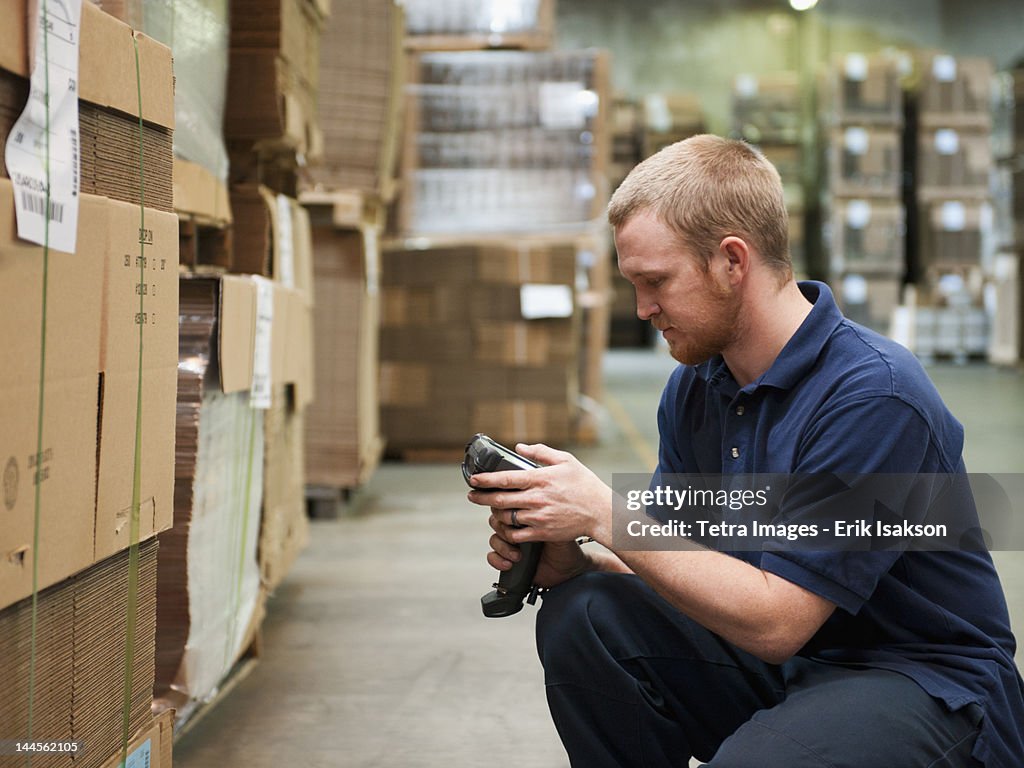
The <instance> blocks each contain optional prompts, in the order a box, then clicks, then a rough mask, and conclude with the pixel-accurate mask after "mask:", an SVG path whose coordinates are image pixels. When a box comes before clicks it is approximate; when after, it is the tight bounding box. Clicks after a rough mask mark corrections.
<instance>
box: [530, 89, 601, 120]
mask: <svg viewBox="0 0 1024 768" xmlns="http://www.w3.org/2000/svg"><path fill="white" fill-rule="evenodd" d="M596 99H597V94H595V93H594V92H593V91H588V90H587V89H586V88H585V87H584V86H583V83H578V82H545V83H541V84H540V124H541V125H542V126H543V127H545V128H553V129H559V128H583V127H584V126H586V123H587V117H588V116H590V115H592V114H594V113H595V112H596V109H595V108H594V106H595V103H596Z"/></svg>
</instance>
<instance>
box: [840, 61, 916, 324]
mask: <svg viewBox="0 0 1024 768" xmlns="http://www.w3.org/2000/svg"><path fill="white" fill-rule="evenodd" d="M901 77H902V75H901V70H900V62H899V60H898V59H896V58H894V57H892V56H888V55H882V54H876V55H872V56H865V55H863V54H849V55H846V56H843V57H841V58H839V59H837V60H836V61H835V62H833V64H832V65H831V66H830V67H829V68H828V69H827V70H826V72H825V74H824V76H823V77H822V78H821V80H820V83H821V86H822V89H823V90H822V93H823V96H824V99H823V109H822V112H821V123H822V126H823V129H822V133H823V136H824V137H825V142H824V146H825V153H826V158H827V159H826V169H827V171H826V173H827V176H826V179H827V181H826V186H825V193H824V211H825V216H824V226H823V233H824V238H823V240H824V245H825V250H826V253H827V254H828V263H827V270H826V272H827V274H828V278H829V281H830V282H831V284H832V287H833V290H834V291H835V294H836V298H837V299H838V300H839V303H840V306H841V307H842V308H843V311H844V313H845V314H846V315H847V316H848V317H849V318H850V319H852V320H854V321H856V322H859V323H861V324H862V325H866V326H868V327H869V328H872V329H873V330H876V331H879V332H880V333H886V334H887V333H889V326H890V322H891V317H892V313H893V310H894V309H895V308H896V306H897V305H898V304H899V303H900V296H901V291H902V286H903V278H904V273H905V272H906V257H905V236H906V210H905V207H904V204H903V124H904V116H903V89H902V85H901Z"/></svg>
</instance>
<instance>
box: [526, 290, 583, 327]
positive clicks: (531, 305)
mask: <svg viewBox="0 0 1024 768" xmlns="http://www.w3.org/2000/svg"><path fill="white" fill-rule="evenodd" d="M519 311H520V314H522V316H523V318H525V319H526V320H539V319H540V318H544V317H572V288H571V287H570V286H568V285H540V284H537V283H531V284H527V285H524V286H522V287H521V288H520V289H519Z"/></svg>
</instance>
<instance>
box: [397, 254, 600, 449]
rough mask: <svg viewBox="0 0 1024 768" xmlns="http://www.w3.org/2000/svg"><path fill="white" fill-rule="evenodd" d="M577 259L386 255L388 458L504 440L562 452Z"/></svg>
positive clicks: (570, 410)
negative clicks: (483, 437) (471, 441)
mask: <svg viewBox="0 0 1024 768" xmlns="http://www.w3.org/2000/svg"><path fill="white" fill-rule="evenodd" d="M576 264H577V248H576V247H575V246H574V245H572V244H570V243H565V244H552V245H548V244H530V243H529V242H527V241H525V240H524V241H523V242H522V243H521V244H520V246H519V247H516V246H512V245H503V244H496V245H491V246H483V245H468V246H453V247H444V248H435V249H433V250H430V251H414V250H387V251H385V253H384V264H383V270H382V273H381V274H382V291H381V304H382V306H381V350H380V354H381V364H380V368H381V405H382V413H381V418H382V422H383V428H384V433H385V435H386V436H387V450H388V452H389V453H392V454H395V455H402V454H408V453H410V452H415V451H417V450H424V449H435V448H443V449H458V448H462V447H464V446H465V443H466V440H467V439H468V437H467V436H472V435H473V434H474V433H475V432H486V433H487V434H489V435H491V436H492V437H494V438H495V439H496V440H499V441H506V442H509V443H513V444H514V443H515V442H517V441H528V442H529V441H544V442H550V443H553V444H555V445H565V444H566V443H567V442H569V441H570V440H572V439H573V438H574V429H575V426H576V421H577V414H578V407H579V403H578V394H579V383H578V382H579V368H578V365H579V346H580V343H579V329H578V327H577V325H578V323H579V321H580V316H579V308H578V306H577V302H576V300H575V296H574V286H575V282H576Z"/></svg>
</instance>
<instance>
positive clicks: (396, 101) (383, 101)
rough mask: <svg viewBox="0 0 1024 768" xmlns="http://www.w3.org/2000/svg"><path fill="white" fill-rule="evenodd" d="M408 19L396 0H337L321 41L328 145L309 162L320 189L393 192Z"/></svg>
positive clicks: (390, 194) (323, 121) (385, 196)
mask: <svg viewBox="0 0 1024 768" xmlns="http://www.w3.org/2000/svg"><path fill="white" fill-rule="evenodd" d="M404 25H405V19H404V16H403V13H402V6H400V5H398V4H396V3H395V2H394V0H386V1H385V2H381V1H380V0H334V4H333V13H332V14H331V16H330V17H329V18H328V19H327V20H326V22H325V25H324V30H323V40H322V41H321V46H320V75H319V79H320V88H319V91H318V97H319V105H318V106H319V110H320V121H321V124H322V126H323V136H324V151H323V157H322V158H321V160H320V162H319V163H317V164H315V165H313V166H312V167H310V168H309V169H308V176H309V184H307V185H304V187H305V188H312V189H313V190H315V191H316V192H324V191H331V190H360V191H362V192H365V193H369V194H375V195H379V196H380V197H381V198H382V199H383V200H385V201H390V200H391V199H392V198H393V196H394V193H395V178H394V176H395V172H396V165H397V153H398V139H399V133H400V128H401V105H402V95H403V90H402V89H403V85H404V78H405V57H404V53H403V49H402V40H403V36H404V31H405V29H404Z"/></svg>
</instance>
